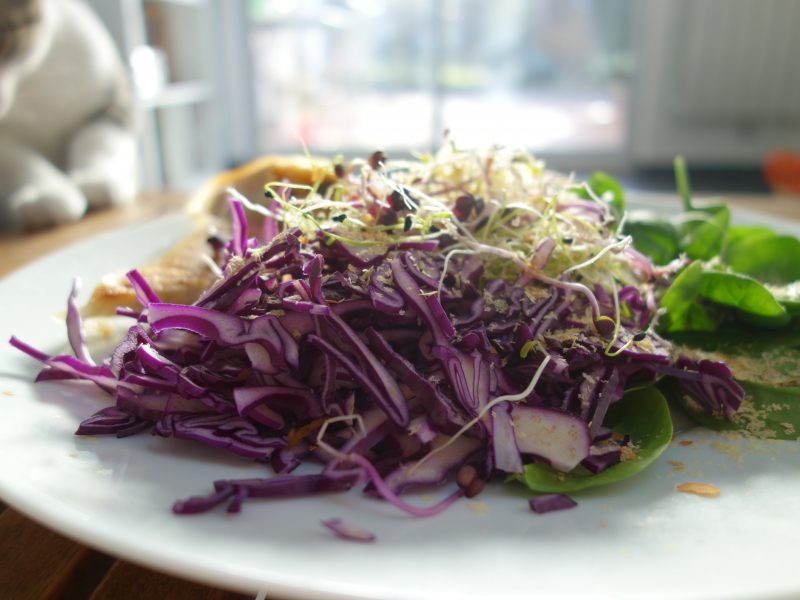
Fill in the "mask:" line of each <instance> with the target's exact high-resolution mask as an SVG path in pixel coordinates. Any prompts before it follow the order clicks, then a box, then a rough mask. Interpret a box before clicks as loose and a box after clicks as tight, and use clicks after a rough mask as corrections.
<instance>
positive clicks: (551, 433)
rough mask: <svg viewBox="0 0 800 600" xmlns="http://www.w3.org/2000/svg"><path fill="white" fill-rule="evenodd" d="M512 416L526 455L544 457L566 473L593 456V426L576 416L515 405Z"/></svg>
mask: <svg viewBox="0 0 800 600" xmlns="http://www.w3.org/2000/svg"><path fill="white" fill-rule="evenodd" d="M511 419H512V421H513V423H514V433H515V434H516V438H517V447H518V448H519V451H520V452H521V453H522V454H535V455H537V456H541V457H542V458H544V459H547V460H548V461H549V462H550V465H551V466H552V467H553V468H554V469H557V470H558V471H563V472H564V473H567V472H569V471H571V470H572V469H574V468H575V467H576V466H577V465H578V463H580V462H581V461H582V460H583V459H584V458H586V457H587V456H589V447H590V446H591V437H590V435H589V428H588V427H587V426H586V423H584V422H583V421H582V420H581V419H579V418H578V417H576V416H574V415H571V414H568V413H565V412H561V411H558V410H553V409H550V408H541V407H535V406H515V407H514V409H513V410H512V411H511Z"/></svg>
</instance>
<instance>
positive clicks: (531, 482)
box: [515, 386, 672, 492]
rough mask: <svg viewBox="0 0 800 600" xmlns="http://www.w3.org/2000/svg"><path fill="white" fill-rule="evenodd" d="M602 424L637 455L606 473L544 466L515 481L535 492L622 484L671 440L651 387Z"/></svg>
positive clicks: (664, 410)
mask: <svg viewBox="0 0 800 600" xmlns="http://www.w3.org/2000/svg"><path fill="white" fill-rule="evenodd" d="M612 409H613V410H610V411H609V413H608V416H607V417H606V420H605V424H606V425H607V426H609V427H612V428H613V429H614V431H618V432H620V433H627V434H629V435H630V436H631V439H632V440H633V443H634V444H635V445H636V448H637V450H636V455H635V456H634V457H633V458H631V459H630V460H626V461H624V462H621V463H618V464H616V465H614V466H612V467H609V468H608V469H606V470H605V471H603V472H601V473H598V474H596V475H595V474H593V473H590V472H589V471H588V470H585V469H582V468H580V467H579V468H577V469H574V470H573V471H572V472H570V473H559V472H558V471H554V470H553V469H551V468H550V467H547V466H545V465H536V464H533V465H526V466H525V472H524V473H522V474H521V475H517V476H516V477H515V479H517V480H518V481H520V482H522V483H523V484H525V485H526V486H528V487H529V488H530V489H531V490H533V491H536V492H576V491H578V490H583V489H586V488H590V487H596V486H599V485H607V484H610V483H616V482H617V481H622V480H623V479H627V478H628V477H632V476H633V475H636V474H637V473H639V472H640V471H642V470H643V469H645V468H647V467H648V466H649V465H650V464H651V463H652V462H653V461H654V460H655V459H656V458H658V457H659V455H661V453H662V452H664V450H666V448H667V446H669V443H670V441H671V440H672V418H671V417H670V414H669V408H668V406H667V401H666V399H665V398H664V396H663V395H662V394H661V392H659V391H658V390H657V389H656V388H655V387H654V386H650V387H647V388H643V389H639V390H636V391H633V392H628V393H626V394H625V397H624V398H623V399H622V400H621V401H620V402H619V403H617V404H616V405H614V406H613V407H612Z"/></svg>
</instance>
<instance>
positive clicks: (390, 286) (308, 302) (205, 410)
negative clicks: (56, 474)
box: [11, 144, 800, 539]
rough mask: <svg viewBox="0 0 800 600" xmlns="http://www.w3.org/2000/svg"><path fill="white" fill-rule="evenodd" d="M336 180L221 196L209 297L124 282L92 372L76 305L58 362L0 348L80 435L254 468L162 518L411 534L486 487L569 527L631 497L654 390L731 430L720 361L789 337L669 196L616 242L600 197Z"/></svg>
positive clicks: (732, 399)
mask: <svg viewBox="0 0 800 600" xmlns="http://www.w3.org/2000/svg"><path fill="white" fill-rule="evenodd" d="M332 169H333V171H334V172H335V174H336V180H335V182H334V183H327V184H323V183H322V179H321V180H320V184H318V185H315V186H310V187H309V186H298V185H293V184H291V183H289V182H271V183H268V184H267V185H266V188H265V190H266V195H267V201H266V203H256V202H253V201H252V199H247V198H244V197H241V196H239V195H238V194H237V193H236V192H235V190H231V196H230V207H231V213H232V224H231V234H230V237H229V238H227V239H225V240H222V241H221V242H220V241H219V240H217V244H218V252H217V267H218V268H219V279H218V281H217V283H216V284H215V285H213V286H212V287H211V288H210V289H209V290H207V291H206V292H205V293H204V294H203V295H202V296H201V297H200V298H198V299H197V301H196V302H194V303H193V304H191V305H176V304H165V303H163V302H161V301H160V300H159V298H158V297H157V296H156V294H155V293H154V292H153V291H152V290H151V289H150V287H149V286H148V284H147V282H146V281H145V280H144V279H143V278H142V277H141V275H139V274H138V273H137V272H136V271H132V272H131V273H130V274H129V279H130V282H131V284H132V285H133V287H134V289H135V291H136V294H137V298H138V300H139V302H140V303H141V305H142V307H143V308H142V309H141V310H132V309H130V308H121V309H120V313H121V314H125V315H127V316H129V317H130V318H131V319H132V325H131V327H130V329H129V331H128V334H127V338H126V339H125V340H124V341H122V342H121V343H120V344H119V345H118V346H117V348H116V349H115V350H114V352H113V354H112V355H111V356H110V357H109V358H108V359H107V360H105V361H103V362H102V363H100V364H95V363H94V361H93V360H92V358H91V356H90V355H89V353H88V351H87V349H86V343H85V340H84V337H83V333H82V328H81V323H80V316H79V311H78V308H77V305H76V300H75V297H76V293H75V292H74V291H73V294H72V295H71V296H70V302H69V310H68V316H67V321H68V329H69V341H70V344H71V346H72V349H73V350H74V356H50V355H47V354H45V353H43V352H40V351H38V350H36V349H34V348H32V347H31V346H29V345H28V344H26V343H24V342H22V341H21V340H19V339H17V338H12V340H11V343H12V344H14V345H15V346H16V347H17V348H19V349H20V350H22V351H24V352H27V353H28V354H30V355H31V356H32V357H34V358H36V359H38V360H40V361H41V362H42V363H44V368H43V370H42V371H41V373H40V375H39V377H38V379H39V380H54V379H58V380H61V379H81V380H89V381H91V382H94V383H95V384H96V385H98V386H99V387H100V388H102V389H103V390H105V391H106V392H108V394H110V395H111V396H112V397H113V401H114V403H113V405H112V406H109V407H108V408H104V409H102V410H100V411H99V412H98V413H97V414H95V415H93V416H91V417H89V418H88V419H86V420H85V421H84V422H83V423H82V424H81V425H80V427H79V429H78V431H77V434H78V435H116V436H118V437H124V436H127V435H132V434H136V433H140V432H143V431H148V432H151V433H152V434H155V435H159V436H167V437H175V438H180V439H187V440H193V441H195V442H199V443H202V444H206V445H210V446H214V447H217V448H221V449H224V450H227V451H229V452H233V453H236V454H239V455H241V456H243V457H247V458H250V459H255V460H257V461H260V462H263V463H265V474H264V478H263V479H245V480H223V481H216V482H214V488H213V492H210V493H207V494H205V495H200V496H194V497H190V498H188V499H186V500H181V501H178V502H176V503H175V505H174V507H173V509H174V511H175V512H176V513H180V514H187V513H197V512H203V511H207V510H210V509H212V508H214V507H216V506H219V505H222V504H224V505H225V506H226V507H227V510H228V511H230V512H237V511H239V510H240V508H241V506H242V503H243V502H244V501H245V500H246V499H247V498H263V497H291V496H301V495H308V494H316V493H323V492H332V491H341V490H348V489H350V488H354V487H356V488H360V489H363V491H364V492H366V493H367V494H370V495H373V496H377V497H379V498H382V499H383V500H385V501H388V502H390V503H391V504H393V505H394V506H396V507H397V508H399V509H401V510H402V511H405V512H407V513H409V514H411V515H415V516H428V515H433V514H436V513H438V512H440V511H441V510H444V509H445V508H447V507H448V506H449V505H451V504H452V503H453V502H454V501H456V500H457V499H458V498H460V497H462V496H466V497H472V496H475V495H476V494H478V493H480V491H481V490H482V488H483V486H484V484H485V483H486V482H488V481H490V480H498V481H501V482H507V483H509V484H513V485H519V483H522V484H524V485H527V486H528V487H529V488H530V489H531V490H533V491H535V492H537V493H548V495H547V496H544V497H540V498H538V499H535V500H534V501H533V502H532V507H533V508H534V510H537V509H541V510H542V511H544V510H551V509H554V508H565V507H568V506H571V505H572V501H571V500H570V499H569V498H567V497H565V496H558V495H556V496H554V495H552V493H565V492H572V491H576V490H579V489H582V488H585V487H589V486H593V485H600V484H604V483H610V482H614V481H618V480H620V479H623V478H626V477H629V476H631V475H633V474H635V473H637V472H638V471H640V470H642V469H643V468H645V467H646V466H647V465H648V464H650V463H651V462H652V461H653V460H654V459H655V458H656V457H657V456H658V455H659V454H660V453H661V452H662V451H663V450H664V449H665V448H666V446H667V445H668V444H669V442H670V440H671V437H672V424H671V419H670V413H669V410H668V407H667V402H666V400H665V397H664V395H663V394H662V391H661V390H664V389H666V390H669V393H670V394H671V395H674V396H675V397H676V398H680V399H681V400H682V401H683V402H684V403H685V405H686V406H687V407H688V408H689V409H690V412H691V413H692V414H693V415H695V416H696V417H697V418H698V419H701V420H703V421H704V422H706V423H708V424H712V425H714V426H718V427H738V426H739V424H737V421H736V419H737V415H738V414H739V412H740V410H739V409H740V407H741V405H742V401H743V398H744V397H745V388H743V387H742V385H740V384H739V383H738V382H737V381H735V380H734V377H733V374H732V372H731V370H730V368H729V367H728V366H727V365H726V363H725V362H724V360H725V357H726V356H730V355H731V347H730V346H726V345H725V343H724V342H725V339H726V335H728V336H729V337H730V338H731V339H732V338H733V337H735V335H733V334H730V332H731V331H735V330H736V328H737V327H740V326H747V327H750V328H757V329H758V328H761V329H765V330H766V329H769V330H770V331H773V330H774V328H775V327H782V328H783V330H785V331H789V329H787V327H788V328H790V329H791V323H793V322H794V319H795V315H796V314H797V313H798V312H800V311H797V310H795V309H796V308H797V307H798V306H800V303H798V302H797V301H796V300H792V299H790V298H789V296H788V293H789V292H788V291H786V293H785V294H784V296H785V297H782V296H780V294H779V291H780V290H777V288H776V289H775V290H770V289H768V288H766V287H765V286H764V285H762V284H761V283H758V282H757V281H756V280H755V279H754V278H753V277H751V276H750V275H753V273H749V274H748V273H747V269H746V268H744V269H742V267H741V266H740V267H739V268H740V269H742V270H744V272H745V274H739V273H734V272H733V271H732V270H731V269H730V268H729V267H728V266H725V264H723V263H722V262H721V261H720V259H719V258H718V257H719V256H720V253H721V252H722V251H723V249H725V250H726V251H728V252H729V255H728V257H729V258H731V257H733V258H732V260H733V262H734V263H736V261H738V263H737V264H741V262H742V261H745V262H746V260H745V258H741V257H740V258H735V257H736V256H738V255H735V254H730V253H731V252H733V251H732V250H731V247H732V243H731V242H730V241H729V239H728V237H729V234H730V231H729V227H728V219H729V216H728V214H727V208H725V207H723V206H716V207H711V208H704V209H696V208H695V207H693V206H692V204H691V200H690V199H688V191H686V190H688V184H687V185H685V186H684V188H685V191H686V197H687V201H686V202H687V205H686V208H687V211H686V215H688V216H686V215H684V217H682V218H681V220H680V221H679V222H669V221H663V220H658V219H654V218H652V217H649V216H647V217H641V216H639V217H636V218H633V217H634V216H633V215H631V218H628V215H627V213H626V210H625V204H624V197H623V194H622V190H621V189H620V188H619V186H618V184H616V182H614V181H613V180H612V179H610V178H609V177H608V176H605V175H602V174H595V175H593V176H592V178H591V179H590V181H589V182H587V183H579V182H576V181H575V180H574V179H573V178H571V177H565V176H563V175H560V174H557V173H553V172H551V171H548V170H546V169H545V167H544V165H543V164H542V163H541V162H539V161H536V160H534V159H533V158H532V157H530V156H529V155H527V154H526V153H524V152H520V151H516V150H512V149H509V148H501V147H494V148H490V149H488V150H485V151H473V150H469V151H467V150H461V149H459V148H457V147H456V146H455V145H454V144H448V145H446V146H445V147H444V148H443V149H442V150H441V151H440V152H439V153H438V154H436V155H433V156H422V157H420V159H419V160H415V161H411V162H391V161H387V160H386V157H385V156H383V154H382V153H375V154H374V155H372V156H371V157H370V158H369V159H368V160H364V161H353V162H350V163H344V162H343V161H336V162H335V164H334V165H333V166H332ZM679 172H680V173H682V171H681V169H679ZM679 179H680V178H679ZM248 217H249V218H250V223H248ZM255 223H257V226H256V227H254V224H255ZM734 233H735V234H736V235H738V236H739V237H738V238H736V239H737V240H738V242H737V243H740V244H744V243H745V241H744V240H745V238H746V237H747V236H746V235H745V233H747V235H749V234H751V233H753V232H743V231H738V233H737V232H734ZM755 233H756V234H758V235H762V236H763V239H766V238H767V237H768V235H767V233H765V232H764V231H762V230H758V231H756V232H755ZM773 235H774V234H773ZM733 246H735V244H733ZM742 256H746V253H744V254H743V255H742ZM708 261H711V262H708ZM714 261H716V262H714ZM749 267H751V271H753V270H757V269H754V268H752V265H749ZM756 275H758V274H756ZM792 275H793V276H794V273H793V274H792ZM797 278H800V276H798V277H795V279H797ZM773 283H777V278H775V279H773ZM756 288H758V289H757V290H756ZM753 290H756V291H753ZM784 291H785V290H784ZM764 294H766V295H764ZM731 328H733V329H731ZM698 331H700V332H703V333H702V335H701V336H699V338H697V339H702V340H703V341H704V343H703V344H698V343H696V342H697V339H694V340H693V339H692V335H693V332H694V334H696V333H697V332H698ZM773 333H774V331H773ZM787 336H789V337H791V334H788V333H787ZM755 337H756V338H757V337H758V336H757V335H756V336H755ZM667 338H669V339H667ZM709 340H712V341H713V342H714V343H713V344H712V345H713V347H709V346H708V342H709ZM717 342H719V343H717ZM789 343H790V342H789V341H788V338H787V344H789ZM720 353H721V354H720ZM758 385H761V384H759V383H758V382H755V383H748V384H745V386H746V387H747V386H749V387H747V389H748V394H750V389H751V388H753V389H755V387H754V386H758ZM763 387H768V386H763ZM769 389H773V388H769ZM775 389H777V388H775ZM787 389H791V388H787V387H786V386H785V385H783V387H781V391H782V392H785V391H786V390H787ZM757 395H758V394H756V396H757ZM781 418H784V417H781ZM786 418H790V417H786ZM781 431H782V432H784V433H785V431H786V428H784V429H781ZM787 435H788V434H787ZM778 437H780V435H778ZM308 464H314V465H318V466H317V467H316V469H315V471H314V472H311V473H310V474H309V472H308V469H303V470H302V472H303V473H304V474H302V475H298V474H295V473H294V471H295V469H296V468H297V467H299V466H300V465H308ZM268 468H269V469H271V471H272V473H269V472H268ZM418 486H449V487H451V488H452V492H451V493H450V494H449V495H447V496H446V497H445V498H444V499H443V500H441V501H439V502H438V503H436V504H433V505H426V506H418V505H416V504H413V503H411V502H409V501H407V500H406V499H405V498H404V497H403V495H404V492H406V491H408V490H411V489H414V488H415V487H418ZM198 491H200V490H198ZM326 525H327V526H328V527H330V528H331V529H333V530H334V531H335V532H337V533H338V534H340V535H343V536H345V537H348V536H350V537H352V538H353V539H361V538H360V537H359V536H361V537H363V536H364V535H366V534H364V532H353V531H351V530H349V529H348V527H347V525H346V524H343V523H342V522H340V521H338V520H332V521H330V522H326Z"/></svg>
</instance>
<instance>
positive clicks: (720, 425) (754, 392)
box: [680, 381, 800, 440]
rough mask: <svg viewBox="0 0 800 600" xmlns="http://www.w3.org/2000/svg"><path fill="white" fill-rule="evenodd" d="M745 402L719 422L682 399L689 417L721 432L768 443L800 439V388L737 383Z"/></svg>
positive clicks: (747, 382) (748, 382)
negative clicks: (730, 432)
mask: <svg viewBox="0 0 800 600" xmlns="http://www.w3.org/2000/svg"><path fill="white" fill-rule="evenodd" d="M739 383H740V384H741V385H742V387H743V388H744V391H745V397H744V401H743V402H742V406H741V407H740V408H739V410H738V412H737V413H736V415H735V416H734V418H733V420H732V421H726V420H724V419H718V418H716V417H713V416H711V415H709V414H708V413H706V412H704V411H702V410H699V409H698V408H697V407H696V406H695V405H694V404H693V403H692V402H691V401H689V400H687V399H686V398H685V397H683V396H681V399H680V400H681V405H683V406H684V407H685V408H686V410H687V412H688V414H689V416H690V417H691V418H692V419H693V420H694V421H696V422H697V423H698V424H700V425H703V426H704V427H708V428H709V429H716V430H721V431H740V432H741V433H742V434H743V435H745V436H747V437H755V438H759V439H769V440H800V387H775V386H769V385H765V384H761V383H754V382H750V381H740V382H739Z"/></svg>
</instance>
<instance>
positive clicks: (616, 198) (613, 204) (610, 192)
mask: <svg viewBox="0 0 800 600" xmlns="http://www.w3.org/2000/svg"><path fill="white" fill-rule="evenodd" d="M588 184H589V187H590V188H592V191H593V192H594V194H595V195H596V196H597V197H599V198H601V199H602V200H604V201H606V202H607V203H608V204H609V206H610V208H611V213H612V214H613V215H614V218H615V219H617V221H619V220H620V219H621V218H622V215H623V213H624V212H625V191H624V190H623V189H622V185H620V183H619V182H618V181H617V180H616V179H614V178H613V177H612V176H611V175H609V174H608V173H604V172H603V171H595V172H594V173H592V174H591V175H590V176H589V181H588ZM577 193H578V196H580V197H581V198H585V199H587V200H588V199H590V198H591V196H590V195H589V193H588V192H587V191H586V190H585V189H584V188H579V189H578V190H577Z"/></svg>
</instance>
